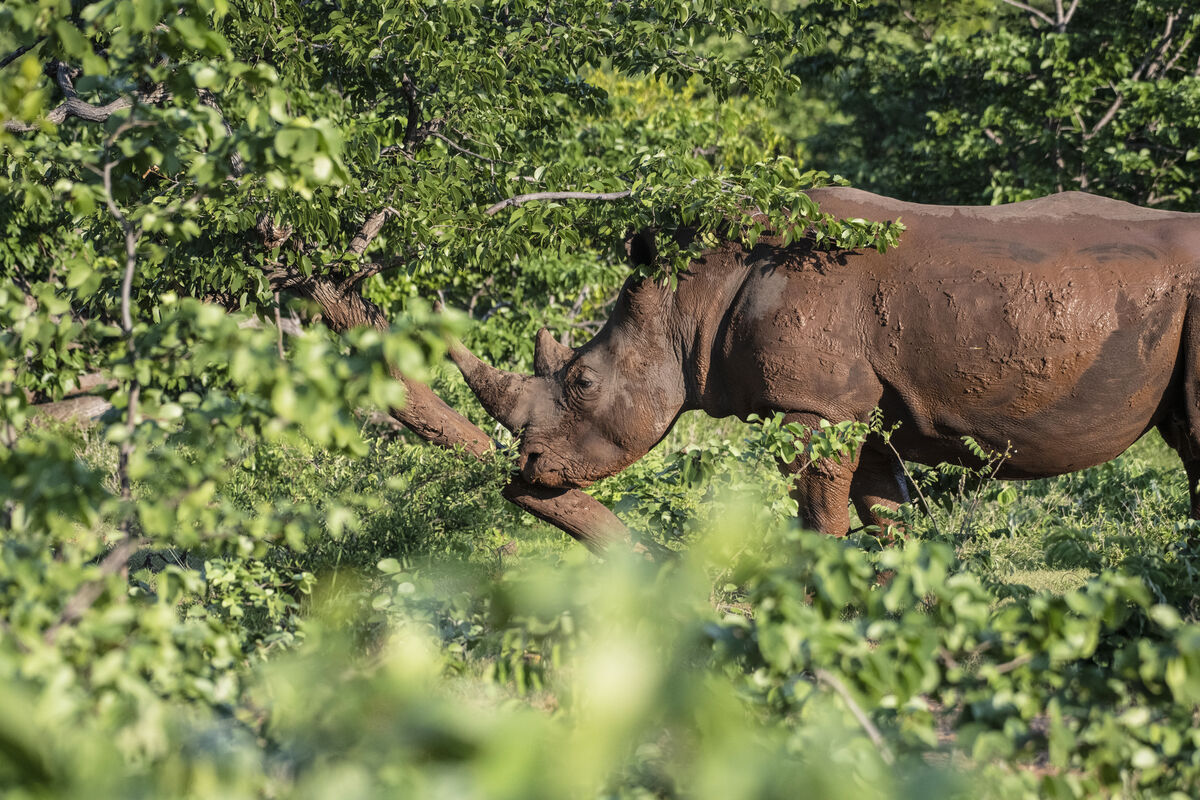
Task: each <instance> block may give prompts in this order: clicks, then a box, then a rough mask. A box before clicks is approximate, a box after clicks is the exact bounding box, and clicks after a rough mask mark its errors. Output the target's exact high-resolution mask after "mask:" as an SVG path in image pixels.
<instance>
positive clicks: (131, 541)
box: [42, 536, 148, 644]
mask: <svg viewBox="0 0 1200 800" xmlns="http://www.w3.org/2000/svg"><path fill="white" fill-rule="evenodd" d="M146 544H148V542H147V540H145V539H142V538H140V537H134V536H126V537H125V538H124V539H122V540H121V541H120V542H119V543H118V544H117V545H116V547H114V548H113V549H112V550H110V551H109V552H108V555H106V556H105V557H104V560H103V561H101V562H100V576H99V577H98V578H96V580H93V581H88V582H87V583H85V584H83V585H82V586H80V587H79V588H78V589H76V590H75V594H73V595H71V599H69V600H67V604H66V605H65V606H63V610H62V613H61V614H59V615H58V619H57V620H55V622H54V624H53V625H51V626H50V627H49V628H47V629H46V632H45V633H44V634H42V639H43V640H44V641H45V642H46V644H53V643H54V640H55V639H57V638H58V633H59V631H61V630H62V628H63V627H64V626H66V625H70V624H72V623H73V622H75V621H76V620H78V619H79V618H80V617H82V616H83V615H84V612H86V611H87V610H88V609H89V608H91V607H92V604H93V603H95V602H96V601H97V600H98V599H100V595H102V594H103V593H104V579H105V578H107V577H108V576H109V575H115V574H117V573H120V572H124V571H125V569H126V568H127V567H128V564H129V559H130V557H131V556H133V554H134V553H135V552H137V550H138V548H140V547H142V546H144V545H146Z"/></svg>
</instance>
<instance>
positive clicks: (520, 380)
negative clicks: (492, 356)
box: [450, 342, 533, 433]
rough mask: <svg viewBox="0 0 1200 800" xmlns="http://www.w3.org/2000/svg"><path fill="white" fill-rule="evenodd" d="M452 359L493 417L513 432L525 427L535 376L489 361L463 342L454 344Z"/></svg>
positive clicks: (451, 350)
mask: <svg viewBox="0 0 1200 800" xmlns="http://www.w3.org/2000/svg"><path fill="white" fill-rule="evenodd" d="M450 359H451V360H452V361H453V362H454V363H455V365H456V366H457V367H458V370H459V372H461V373H462V375H463V378H464V379H466V381H467V386H470V387H471V391H472V392H474V393H475V396H476V397H478V398H479V403H480V404H481V405H482V406H483V409H484V410H485V411H487V412H488V414H490V415H491V416H492V418H493V419H495V420H496V421H497V422H499V423H500V424H501V425H503V426H504V427H506V428H508V429H509V430H510V431H512V432H513V433H516V432H517V431H518V430H519V429H520V428H522V427H524V425H525V423H526V422H527V420H526V419H525V416H526V414H525V413H524V407H525V402H524V401H525V398H526V393H527V390H528V388H529V384H530V382H531V381H532V380H533V378H531V377H530V376H528V375H520V374H518V373H515V372H505V371H504V370H502V369H496V368H495V367H493V366H490V365H488V364H485V363H483V362H482V361H480V360H479V359H478V358H476V357H475V354H474V353H472V352H471V351H470V350H468V349H467V348H466V347H463V345H462V343H461V342H454V343H452V344H451V345H450Z"/></svg>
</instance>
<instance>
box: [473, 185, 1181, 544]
mask: <svg viewBox="0 0 1200 800" xmlns="http://www.w3.org/2000/svg"><path fill="white" fill-rule="evenodd" d="M811 197H812V199H813V200H815V201H817V203H819V205H820V207H821V209H822V210H824V211H826V212H829V213H831V214H834V215H836V216H838V217H841V218H865V219H869V220H899V221H901V222H902V223H903V224H904V225H905V226H906V228H907V230H906V231H905V232H904V233H903V234H902V235H901V238H900V243H899V245H898V246H896V247H894V248H892V249H889V250H888V251H887V252H886V253H882V254H881V253H879V252H876V251H875V250H866V249H863V250H850V251H845V250H843V251H824V250H820V249H816V248H815V247H814V246H813V242H812V241H811V240H809V239H802V240H797V241H795V242H793V243H791V244H788V245H784V244H783V240H782V239H781V238H771V237H763V238H762V239H760V240H759V241H758V242H757V243H756V244H755V246H753V247H752V248H746V247H743V246H742V245H740V244H736V243H732V242H730V243H725V244H722V245H720V246H718V247H716V248H715V249H713V250H711V251H709V252H706V253H704V254H703V256H702V257H700V258H698V259H696V260H695V261H693V262H692V263H691V264H690V265H689V267H688V269H687V270H686V272H684V273H683V274H681V275H680V276H679V281H678V288H677V290H675V291H671V290H670V289H669V288H667V287H665V286H664V285H663V284H662V283H661V282H660V281H656V280H653V279H650V278H641V277H632V278H630V279H629V280H628V281H627V282H626V284H625V286H624V288H623V289H622V291H621V294H620V296H619V298H618V300H617V302H616V307H615V310H614V312H613V314H612V316H611V317H610V319H609V320H608V321H607V323H606V324H605V326H604V327H603V329H602V330H601V331H600V333H599V334H598V335H597V336H596V337H595V338H593V339H592V340H591V341H590V342H588V343H587V344H585V345H583V346H582V347H579V348H578V349H571V348H569V347H566V346H564V345H560V344H559V343H558V342H556V341H555V339H554V337H553V336H552V335H551V334H550V333H549V332H548V331H547V330H546V329H544V328H543V329H542V330H541V331H540V332H539V333H538V336H537V342H536V354H535V374H534V375H532V376H529V375H519V374H514V373H510V372H505V371H502V370H499V369H496V368H493V367H491V366H489V365H487V364H485V363H483V362H481V361H480V360H479V359H477V358H475V357H474V356H473V355H471V354H470V353H469V352H466V351H465V350H462V349H457V350H455V352H454V358H455V361H456V363H457V364H458V366H459V367H460V369H461V371H462V372H463V374H464V376H465V378H466V380H467V382H468V384H469V385H470V386H471V388H472V389H473V390H474V392H475V394H476V395H477V396H478V398H479V399H480V401H481V402H482V404H483V406H484V407H485V408H486V410H487V411H488V412H489V413H490V414H491V415H492V416H493V417H495V418H496V419H497V420H499V421H500V422H501V423H502V424H504V425H505V426H506V427H508V428H509V429H510V430H512V431H514V432H515V433H519V435H520V449H519V461H518V466H519V469H520V470H521V473H522V475H523V477H524V478H525V479H526V480H527V481H530V482H533V483H536V484H541V485H544V486H547V487H584V486H587V485H588V484H590V483H591V482H593V481H596V480H598V479H600V478H603V477H606V476H609V475H613V474H615V473H617V472H619V471H620V470H622V469H623V468H625V467H626V466H628V465H629V464H631V463H632V462H634V461H635V460H637V459H638V458H640V457H641V456H643V455H644V454H645V453H647V452H648V451H649V450H650V449H651V448H652V447H654V445H655V444H657V443H658V442H659V441H660V440H661V439H662V438H663V436H665V435H666V433H667V432H668V431H669V430H670V429H671V426H672V424H673V423H674V422H675V420H676V419H678V417H679V415H680V414H681V413H683V412H684V411H687V410H691V409H703V410H704V411H705V412H707V413H708V414H711V415H712V416H715V417H725V416H729V415H736V416H738V417H741V418H743V419H745V418H747V417H749V416H750V415H752V414H754V415H759V416H767V415H771V414H773V413H775V412H783V413H784V414H786V419H787V420H788V421H798V422H801V423H804V424H808V425H813V424H815V423H817V422H818V421H819V420H822V419H825V420H830V421H832V422H838V421H842V420H860V421H866V420H868V418H869V417H870V415H871V414H872V412H873V410H874V409H876V408H878V409H880V411H881V412H882V417H883V422H884V425H885V426H886V427H891V426H892V425H895V424H896V423H899V427H898V429H897V431H896V433H895V434H894V437H893V439H892V444H893V445H894V447H895V449H896V451H897V452H898V453H899V455H900V456H901V457H903V458H904V459H905V460H909V461H914V462H918V463H921V464H929V465H936V464H938V463H940V462H958V463H972V458H973V457H972V455H971V453H970V452H969V451H968V449H967V447H966V445H965V444H964V441H963V437H967V436H969V437H973V438H974V439H975V440H976V441H977V442H979V443H980V444H982V445H984V446H985V447H988V448H991V449H992V450H994V451H997V452H1001V451H1005V450H1007V451H1009V457H1008V458H1007V459H1006V460H1005V461H1004V462H1003V464H1002V466H1001V467H1000V469H999V471H998V477H1001V478H1007V479H1027V478H1041V477H1049V476H1053V475H1059V474H1063V473H1067V472H1072V471H1075V470H1080V469H1084V468H1085V467H1090V466H1093V465H1096V464H1100V463H1103V462H1105V461H1108V460H1111V459H1113V458H1115V457H1116V456H1118V455H1120V454H1121V453H1122V452H1123V451H1124V450H1125V449H1126V448H1128V447H1129V446H1130V445H1131V444H1133V443H1134V442H1135V441H1137V440H1138V438H1140V437H1141V436H1142V435H1143V434H1145V433H1147V432H1148V431H1150V430H1151V429H1152V428H1158V430H1159V431H1160V432H1161V433H1162V436H1163V438H1164V439H1165V440H1166V441H1167V442H1168V443H1169V444H1170V446H1171V447H1173V448H1174V449H1175V450H1176V451H1177V452H1178V453H1179V455H1180V457H1181V458H1182V460H1183V465H1184V467H1185V469H1186V471H1187V479H1188V484H1189V487H1190V491H1191V516H1192V518H1198V517H1200V493H1198V491H1197V481H1200V214H1187V213H1179V212H1166V211H1158V210H1149V209H1144V208H1140V207H1137V206H1134V205H1130V204H1127V203H1124V202H1121V201H1117V200H1111V199H1106V198H1103V197H1097V196H1093V195H1088V194H1083V193H1079V192H1066V193H1063V194H1057V195H1053V196H1050V197H1044V198H1041V199H1037V200H1028V201H1025V202H1019V203H1013V204H1011V205H1002V206H991V207H969V206H937V205H919V204H914V203H907V202H901V201H898V200H893V199H890V198H886V197H881V196H878V195H874V194H870V193H868V192H864V191H859V190H855V189H850V188H829V189H820V190H814V191H813V192H811ZM629 251H630V256H631V260H632V261H633V263H634V264H635V265H639V266H640V265H645V264H649V263H651V262H652V261H653V259H654V257H655V252H654V247H653V237H652V236H649V235H646V234H642V235H639V236H635V237H633V239H631V241H630V242H629ZM974 463H978V461H977V460H975V461H974ZM783 466H784V467H785V468H786V469H788V470H790V471H792V472H794V473H795V477H794V489H793V495H794V496H795V497H796V499H797V500H798V502H799V507H800V516H801V521H802V522H803V523H804V524H805V525H806V526H807V527H810V528H813V529H816V530H819V531H822V532H824V533H829V534H834V535H844V534H845V533H846V532H847V531H848V529H849V525H850V517H849V503H850V501H853V503H854V505H855V507H856V509H857V510H858V513H859V516H860V518H861V519H862V520H863V522H864V523H866V524H875V525H886V524H887V520H886V518H881V515H879V514H878V513H877V512H875V511H873V510H872V509H873V507H874V506H876V505H877V504H878V505H882V506H884V507H893V508H894V507H895V506H896V505H897V504H898V503H900V502H901V501H903V500H904V499H906V487H905V485H904V482H903V480H901V479H900V477H899V474H898V470H897V466H898V462H897V459H896V455H895V454H894V453H893V452H892V451H891V450H890V449H888V448H887V447H885V446H884V444H883V443H882V442H881V441H873V440H871V439H868V441H867V443H866V444H865V445H864V446H863V447H862V448H861V449H860V450H859V453H858V454H857V456H856V457H855V458H854V459H853V460H849V459H845V460H844V463H836V462H835V461H833V460H831V459H826V460H824V461H820V462H818V463H816V464H813V465H811V466H808V467H807V468H805V469H802V470H798V469H797V468H796V465H795V464H792V465H783Z"/></svg>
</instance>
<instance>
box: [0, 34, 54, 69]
mask: <svg viewBox="0 0 1200 800" xmlns="http://www.w3.org/2000/svg"><path fill="white" fill-rule="evenodd" d="M45 40H46V37H45V36H39V37H38V38H37V39H36V40H35V41H34V43H33V44H24V45H21V46H20V47H18V48H17V49H16V50H13V51H12V52H11V53H9V54H8V55H6V56H4V58H0V69H4V68H5V67H7V66H8V65H9V64H11V63H12V62H14V61H16V60H17V59H18V58H20V57H21V56H23V55H25V54H26V53H28V52H29V51H30V50H32V49H33V48H35V47H37V46H38V45H39V44H41V43H42V42H44V41H45Z"/></svg>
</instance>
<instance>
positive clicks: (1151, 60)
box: [1006, 0, 1190, 141]
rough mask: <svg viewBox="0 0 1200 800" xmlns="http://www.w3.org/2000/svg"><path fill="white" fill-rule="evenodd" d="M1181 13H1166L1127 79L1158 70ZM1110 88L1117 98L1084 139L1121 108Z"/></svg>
mask: <svg viewBox="0 0 1200 800" xmlns="http://www.w3.org/2000/svg"><path fill="white" fill-rule="evenodd" d="M1006 2H1007V0H1006ZM1182 13H1183V11H1182V9H1179V10H1176V11H1175V12H1173V13H1171V14H1168V15H1167V24H1166V26H1165V29H1164V30H1163V35H1162V37H1161V38H1160V39H1159V41H1158V44H1157V45H1155V46H1154V47H1153V48H1151V49H1150V50H1149V52H1147V53H1146V57H1145V58H1143V59H1142V63H1141V64H1139V65H1138V68H1137V69H1135V70H1134V71H1133V74H1132V75H1130V76H1129V80H1130V81H1131V82H1134V83H1136V82H1137V81H1140V80H1142V78H1143V76H1145V77H1147V78H1152V77H1154V75H1156V74H1157V72H1158V70H1159V69H1160V68H1161V67H1162V63H1163V62H1162V59H1163V55H1164V54H1165V53H1166V51H1167V49H1168V48H1170V46H1171V42H1172V40H1173V39H1174V37H1175V23H1176V22H1177V21H1178V20H1179V17H1180V16H1181V15H1182ZM1189 41H1190V39H1189ZM1112 90H1113V92H1115V93H1116V95H1117V98H1116V99H1115V100H1113V102H1112V104H1111V105H1109V107H1108V110H1106V111H1105V112H1104V114H1103V115H1102V116H1101V117H1100V119H1099V120H1098V121H1097V122H1096V124H1095V125H1093V126H1092V129H1091V131H1085V132H1084V134H1083V139H1084V141H1087V140H1089V139H1092V138H1094V137H1095V136H1096V134H1098V133H1100V131H1102V130H1104V128H1105V127H1106V126H1107V125H1108V124H1109V123H1110V122H1112V121H1113V119H1114V118H1115V117H1116V116H1117V112H1118V111H1120V110H1121V106H1122V105H1123V104H1124V103H1125V95H1123V94H1121V91H1120V90H1119V89H1117V87H1116V86H1115V85H1113V86H1112Z"/></svg>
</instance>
